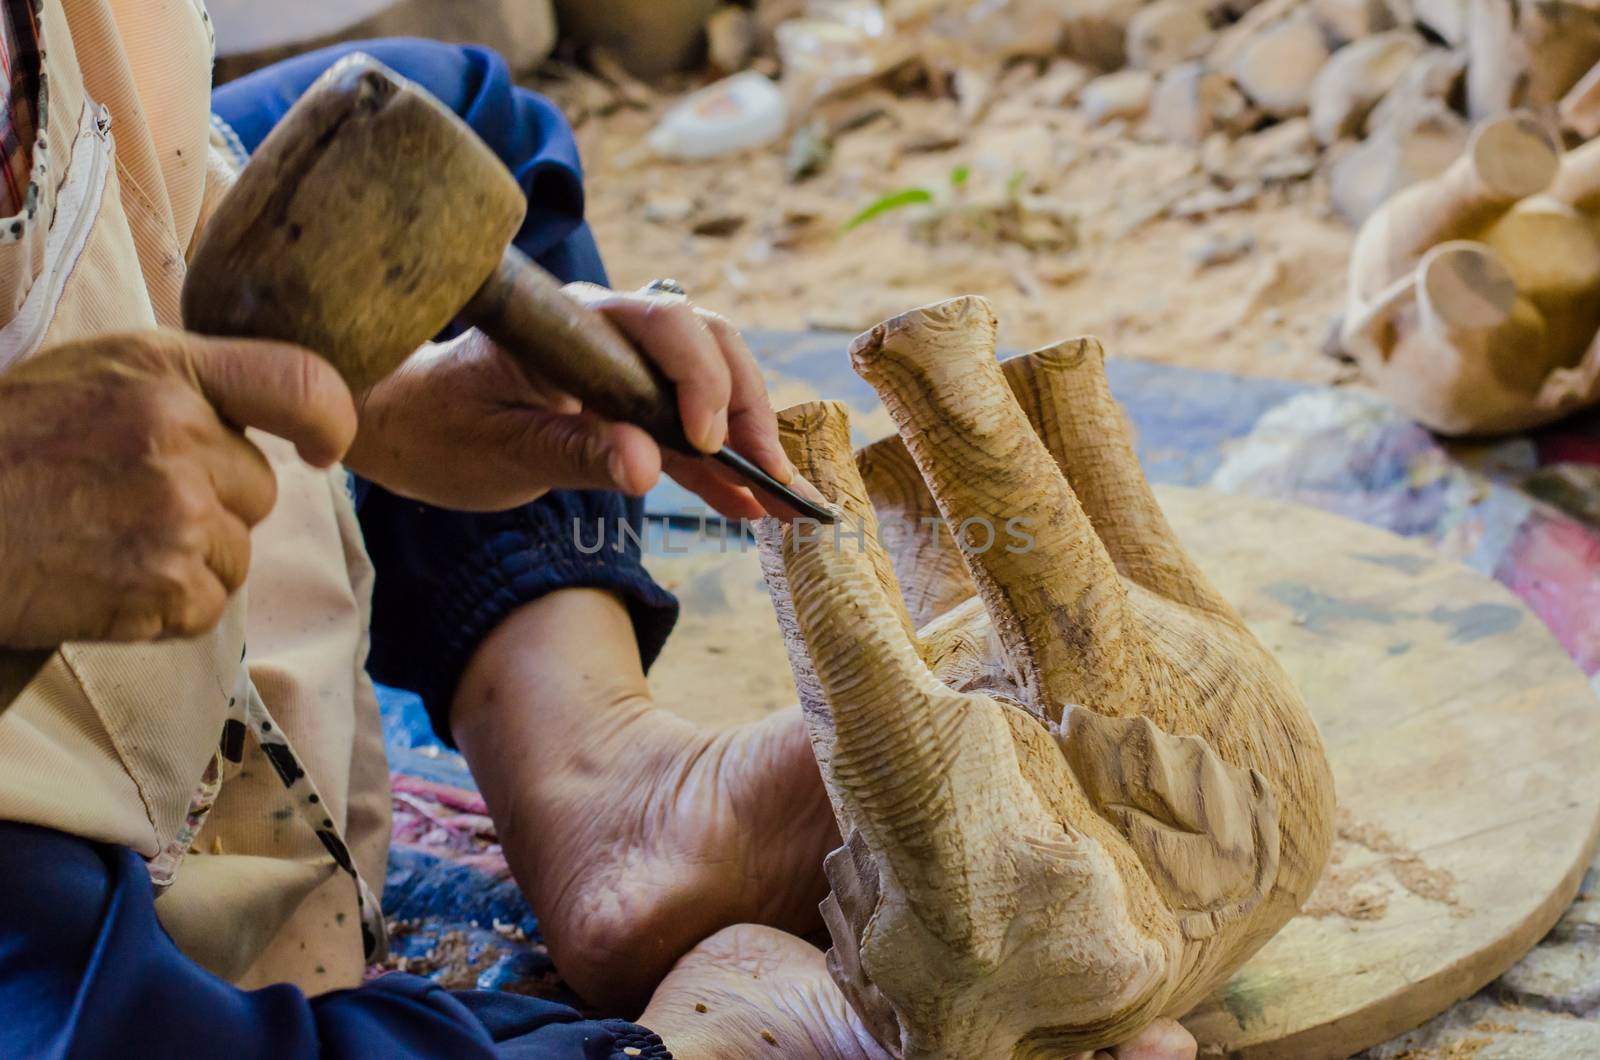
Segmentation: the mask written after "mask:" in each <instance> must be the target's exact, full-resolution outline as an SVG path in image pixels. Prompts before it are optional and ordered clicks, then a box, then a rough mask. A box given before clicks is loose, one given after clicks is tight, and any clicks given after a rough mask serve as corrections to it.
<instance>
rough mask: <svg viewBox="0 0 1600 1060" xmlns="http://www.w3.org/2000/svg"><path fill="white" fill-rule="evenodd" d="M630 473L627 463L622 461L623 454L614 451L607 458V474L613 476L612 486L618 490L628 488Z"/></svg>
mask: <svg viewBox="0 0 1600 1060" xmlns="http://www.w3.org/2000/svg"><path fill="white" fill-rule="evenodd" d="M627 473H628V465H627V462H626V461H624V460H623V459H622V454H621V453H620V452H618V451H617V450H615V449H613V450H612V451H611V452H610V454H609V455H607V457H606V474H608V475H610V476H611V484H612V485H613V486H616V487H617V488H618V489H626V488H627V479H626V478H625V477H624V476H626V475H627Z"/></svg>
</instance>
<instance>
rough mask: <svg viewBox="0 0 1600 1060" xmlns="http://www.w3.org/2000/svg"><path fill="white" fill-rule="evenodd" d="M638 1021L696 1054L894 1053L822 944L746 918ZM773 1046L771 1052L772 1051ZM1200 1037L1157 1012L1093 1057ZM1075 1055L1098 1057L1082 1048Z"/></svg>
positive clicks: (1180, 1045) (884, 1056)
mask: <svg viewBox="0 0 1600 1060" xmlns="http://www.w3.org/2000/svg"><path fill="white" fill-rule="evenodd" d="M639 1022H640V1023H641V1024H643V1025H644V1026H646V1027H648V1028H650V1029H651V1030H653V1031H655V1032H656V1033H657V1034H659V1035H660V1036H661V1040H662V1041H664V1042H665V1043H666V1045H667V1048H668V1049H670V1050H672V1052H673V1054H674V1055H676V1056H692V1057H694V1058H695V1060H749V1058H750V1057H753V1056H781V1057H783V1058H784V1060H888V1056H889V1054H888V1053H887V1052H886V1051H885V1050H884V1049H883V1048H882V1047H881V1046H880V1045H878V1043H877V1042H876V1041H874V1040H873V1038H872V1035H871V1034H869V1033H868V1031H867V1028H866V1026H865V1025H864V1024H863V1023H862V1022H861V1020H860V1018H859V1017H858V1016H857V1015H856V1014H855V1012H853V1011H852V1010H851V1008H850V1006H849V1004H848V1003H847V1002H846V1001H845V999H844V995H843V994H842V993H840V992H839V988H838V987H837V986H835V985H834V983H833V980H832V979H831V978H830V977H829V975H828V970H827V968H826V967H825V966H824V964H823V956H822V951H821V950H818V949H817V948H816V947H815V946H812V945H811V944H810V943H808V942H805V941H804V940H802V939H798V938H796V937H794V936H793V935H789V934H786V933H784V932H782V931H777V930H775V929H773V928H765V927H756V926H754V925H751V924H740V925H738V926H737V927H731V928H726V929H724V930H722V931H719V932H717V933H716V934H715V935H713V936H711V937H710V938H709V939H706V940H705V941H704V942H702V943H701V944H700V945H699V946H696V947H695V948H694V949H693V950H691V951H690V952H689V953H688V954H687V955H685V956H684V958H683V959H682V960H681V961H679V962H678V964H677V966H676V967H675V968H673V969H672V974H670V975H668V976H667V978H666V979H665V980H663V981H662V983H661V985H660V986H659V987H657V988H656V992H655V994H654V996H652V997H651V998H650V1004H649V1006H648V1007H646V1008H645V1010H644V1015H643V1016H641V1017H639ZM769 1050H770V1052H769ZM1195 1051H1196V1047H1195V1040H1194V1038H1193V1037H1192V1036H1191V1035H1190V1034H1189V1032H1188V1031H1186V1030H1184V1029H1183V1028H1182V1027H1181V1026H1179V1025H1178V1024H1177V1023H1175V1022H1173V1021H1172V1020H1157V1021H1156V1022H1155V1023H1152V1024H1151V1025H1150V1026H1149V1027H1147V1028H1145V1030H1144V1031H1143V1032H1141V1033H1140V1034H1138V1035H1137V1036H1136V1037H1134V1038H1133V1039H1132V1040H1131V1041H1129V1042H1127V1043H1125V1044H1123V1045H1120V1046H1118V1047H1117V1048H1115V1049H1112V1050H1110V1051H1109V1052H1101V1053H1096V1054H1094V1055H1093V1060H1195ZM1075 1060H1091V1058H1090V1054H1088V1053H1085V1054H1083V1056H1082V1057H1078V1058H1075Z"/></svg>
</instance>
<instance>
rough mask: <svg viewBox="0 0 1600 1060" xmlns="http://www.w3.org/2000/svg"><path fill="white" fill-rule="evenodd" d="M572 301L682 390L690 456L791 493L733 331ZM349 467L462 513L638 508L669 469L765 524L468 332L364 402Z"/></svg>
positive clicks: (708, 479)
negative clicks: (637, 500)
mask: <svg viewBox="0 0 1600 1060" xmlns="http://www.w3.org/2000/svg"><path fill="white" fill-rule="evenodd" d="M566 291H567V293H568V294H569V295H570V296H571V297H573V298H574V299H576V300H577V301H580V302H582V303H584V304H585V305H587V306H588V307H589V308H591V309H593V310H595V311H596V312H599V313H601V314H603V315H604V316H606V317H607V318H608V319H609V320H610V321H611V323H612V324H614V325H615V326H616V327H617V328H618V330H620V331H621V332H622V334H623V335H624V336H626V337H627V338H628V339H629V340H630V341H632V342H633V343H634V344H635V345H637V346H638V347H639V349H640V350H642V351H643V352H644V354H645V355H646V356H647V357H649V359H650V360H651V361H652V362H653V363H654V364H655V365H656V366H657V367H658V368H660V369H661V371H662V372H663V373H664V374H665V375H666V376H667V378H668V379H670V380H671V381H672V382H673V383H675V384H676V386H677V390H678V405H679V411H680V414H681V415H682V417H683V424H684V429H685V433H686V434H687V435H688V436H689V438H690V440H691V441H692V442H693V443H694V444H695V445H696V446H697V447H699V448H700V449H702V450H704V451H705V452H715V451H716V450H717V449H719V448H721V447H722V446H723V445H724V444H729V443H731V444H732V446H733V448H735V449H736V450H738V451H739V452H740V453H742V454H743V455H744V456H746V457H748V458H749V459H751V460H753V461H754V462H755V463H756V464H758V465H760V466H761V467H762V468H763V469H764V470H765V471H767V472H768V473H769V474H771V475H772V476H773V477H774V478H776V479H778V480H779V481H780V482H784V483H789V482H791V481H792V480H793V477H794V468H793V466H792V465H791V464H790V463H789V461H788V458H787V457H785V456H784V453H783V449H782V447H781V446H780V445H779V444H778V432H777V424H776V420H775V418H774V416H773V413H772V406H771V404H770V403H769V402H768V400H767V390H766V385H765V384H764V383H763V382H762V380H761V373H760V371H759V369H758V368H757V367H756V362H755V358H754V356H753V355H752V354H751V353H750V349H749V347H748V346H746V345H745V342H744V340H743V339H742V338H741V337H740V336H739V332H738V331H737V330H736V329H735V328H734V327H733V325H732V324H730V323H728V321H727V320H725V319H723V318H722V317H720V316H718V315H717V314H715V313H712V312H709V311H708V310H705V309H699V308H696V307H694V306H691V305H690V304H689V303H688V302H686V301H685V300H684V299H683V298H681V297H678V296H674V295H666V294H642V293H641V294H620V293H618V292H615V291H609V290H606V289H605V288H602V287H596V286H594V285H593V284H571V285H569V286H568V287H567V288H566ZM348 463H349V464H350V466H351V467H352V468H354V469H355V470H356V471H358V472H360V473H361V474H363V475H365V476H367V477H368V478H371V479H372V480H374V481H376V482H378V483H380V484H382V485H383V486H385V487H386V488H388V489H390V490H393V491H394V492H396V493H400V494H403V495H405V496H408V497H412V498H415V499H417V500H422V501H426V502H428V503H431V504H437V505H440V506H442V507H448V508H456V509H461V510H472V511H498V510H503V509H507V508H512V507H515V506H516V505H519V504H524V503H526V502H528V501H530V500H533V499H534V498H536V497H538V496H540V495H541V494H543V493H545V492H547V491H549V490H552V489H563V488H565V489H616V490H621V491H622V492H624V493H627V494H631V495H634V496H638V495H641V494H643V493H645V492H646V491H648V490H649V489H650V488H651V487H652V486H654V485H655V483H656V480H657V479H658V478H659V477H660V475H661V473H662V471H663V470H664V471H666V473H667V474H669V475H671V476H672V477H673V478H674V479H676V480H677V481H678V482H680V483H681V484H683V485H684V486H685V487H687V488H688V489H690V490H692V491H693V492H695V493H697V494H699V495H700V496H701V497H702V498H704V499H705V500H706V502H707V503H709V504H710V505H711V506H712V507H713V508H715V509H716V510H717V511H719V512H721V513H722V514H724V515H726V516H729V517H730V518H735V519H738V518H758V517H760V516H762V515H764V514H766V512H765V510H764V509H763V508H762V507H761V505H760V503H759V502H757V501H756V499H755V498H754V496H753V495H752V494H751V493H750V491H749V490H747V489H745V488H744V487H743V486H741V485H739V484H738V480H737V479H736V478H734V477H733V476H732V475H731V474H729V473H728V472H726V471H724V470H723V469H721V468H720V467H719V466H716V465H713V464H710V463H709V462H707V461H703V460H696V459H692V458H689V457H685V456H682V455H680V454H677V453H671V452H663V451H662V450H661V449H660V448H659V447H658V446H657V445H656V443H655V442H654V441H652V440H651V439H650V437H649V435H647V434H646V433H645V432H644V431H643V430H641V429H639V428H638V427H635V426H632V425H630V424H622V423H613V422H609V421H607V420H603V419H601V418H599V417H598V416H595V415H594V414H593V413H590V412H586V411H585V410H584V409H583V406H582V403H581V402H580V401H578V400H577V399H576V398H574V397H572V396H571V395H569V394H564V393H561V392H559V391H556V390H553V389H551V388H549V387H547V386H542V385H540V384H539V383H537V382H534V381H530V380H529V379H528V378H527V377H526V376H524V375H523V373H522V372H521V370H520V369H518V368H517V366H516V365H515V364H514V363H513V362H512V360H511V359H510V358H509V357H507V356H506V355H505V354H503V353H502V352H501V351H500V350H499V349H498V348H497V347H496V346H495V345H494V344H493V343H492V342H490V341H489V340H488V339H486V338H485V337H484V336H483V335H481V334H479V333H478V332H475V331H473V332H468V333H467V334H465V335H463V336H461V337H460V338H459V339H456V340H454V341H452V342H448V343H443V344H440V345H438V346H434V347H430V348H429V349H426V350H423V351H422V352H420V353H418V354H417V355H416V356H414V357H412V358H411V359H410V360H409V361H408V362H406V364H405V366H404V367H403V368H401V369H400V371H398V372H396V373H395V374H394V375H392V376H391V377H390V378H388V379H387V380H385V381H384V382H382V383H380V384H378V385H377V386H376V387H374V388H373V389H372V391H371V393H370V394H369V395H368V396H367V399H366V400H365V401H364V402H363V404H362V414H361V430H360V433H359V434H358V436H357V439H356V443H355V445H354V446H353V447H352V449H351V451H350V456H349V459H348Z"/></svg>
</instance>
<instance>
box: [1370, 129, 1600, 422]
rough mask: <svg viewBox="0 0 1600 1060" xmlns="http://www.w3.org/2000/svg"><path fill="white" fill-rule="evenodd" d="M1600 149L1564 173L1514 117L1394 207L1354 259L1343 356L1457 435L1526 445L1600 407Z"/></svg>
mask: <svg viewBox="0 0 1600 1060" xmlns="http://www.w3.org/2000/svg"><path fill="white" fill-rule="evenodd" d="M1597 188H1600V148H1594V147H1593V146H1592V145H1591V147H1590V148H1586V149H1582V150H1579V151H1575V152H1573V153H1572V154H1571V155H1568V156H1567V157H1565V158H1562V157H1561V155H1560V153H1559V149H1558V147H1557V146H1556V144H1555V143H1554V141H1553V140H1552V139H1551V136H1550V134H1549V133H1548V132H1547V131H1546V129H1545V128H1544V127H1543V125H1542V124H1540V123H1539V122H1538V121H1537V120H1536V119H1534V118H1532V117H1530V116H1526V115H1509V116H1506V117H1503V118H1499V119H1496V120H1494V121H1490V122H1486V123H1484V124H1483V125H1481V126H1479V128H1478V129H1477V130H1476V131H1475V132H1474V133H1473V136H1472V139H1471V141H1470V142H1469V144H1468V147H1467V151H1466V153H1465V154H1464V155H1463V156H1462V157H1461V158H1460V159H1459V160H1457V161H1456V162H1455V163H1454V164H1453V165H1452V166H1451V167H1450V168H1449V169H1447V170H1446V171H1445V172H1444V173H1442V174H1440V175H1439V176H1438V177H1436V178H1434V179H1433V180H1430V181H1424V182H1423V183H1420V184H1417V185H1414V186H1412V187H1411V188H1408V189H1406V190H1405V191H1403V192H1401V193H1400V194H1398V195H1396V196H1395V197H1394V198H1392V199H1390V200H1389V201H1388V202H1387V203H1385V204H1384V206H1383V207H1382V208H1381V209H1380V210H1378V212H1377V213H1375V214H1373V216H1372V217H1371V218H1370V219H1369V220H1368V221H1367V223H1366V224H1365V225H1363V226H1362V229H1361V233H1360V235H1359V236H1358V237H1357V239H1356V245H1355V249H1354V250H1353V251H1352V253H1351V258H1350V284H1349V294H1348V299H1347V303H1346V309H1345V317H1344V323H1343V332H1342V339H1343V345H1344V347H1345V349H1346V350H1347V351H1349V353H1350V354H1351V355H1352V356H1354V357H1355V358H1356V360H1357V361H1358V362H1360V364H1361V366H1362V368H1363V369H1364V370H1365V372H1366V373H1367V375H1368V376H1369V377H1370V378H1371V379H1372V380H1373V381H1374V382H1375V383H1376V384H1377V385H1378V386H1379V387H1380V388H1381V389H1382V390H1383V391H1384V392H1385V393H1386V394H1387V395H1388V396H1389V398H1390V399H1391V400H1392V401H1394V403H1395V404H1396V405H1398V406H1399V407H1400V408H1401V410H1402V411H1404V412H1405V413H1406V414H1407V415H1409V416H1411V417H1413V418H1414V419H1416V420H1418V421H1419V422H1421V423H1422V424H1424V425H1425V426H1428V427H1431V428H1433V429H1434V430H1437V431H1442V432H1444V433H1447V434H1482V433H1494V432H1502V431H1514V430H1522V429H1525V428H1529V427H1535V426H1538V425H1540V424H1543V423H1548V422H1550V421H1552V420H1555V419H1558V418H1560V417H1561V416H1563V415H1566V414H1567V413H1569V412H1571V411H1573V410H1574V409H1576V408H1578V407H1580V406H1582V405H1585V404H1588V403H1590V402H1592V401H1594V400H1595V399H1596V398H1600V345H1597V344H1596V341H1595V334H1596V331H1597V329H1600V229H1597V225H1596V218H1597V217H1600V202H1597V201H1596V200H1597V199H1600V195H1596V189H1597Z"/></svg>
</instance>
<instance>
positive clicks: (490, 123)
mask: <svg viewBox="0 0 1600 1060" xmlns="http://www.w3.org/2000/svg"><path fill="white" fill-rule="evenodd" d="M354 51H362V52H366V53H367V54H369V55H371V56H372V57H373V58H375V59H377V60H378V61H379V62H382V63H386V64H387V65H388V66H390V67H391V68H393V69H394V70H396V71H397V72H399V73H400V74H402V75H403V76H405V77H407V78H409V79H410V80H412V81H414V82H416V83H417V84H419V85H421V86H422V87H424V88H426V89H427V90H428V91H430V92H432V93H433V94H434V95H435V96H437V97H438V98H439V99H440V100H441V101H442V102H443V103H444V104H445V105H446V106H447V107H450V108H452V109H453V110H455V112H456V113H457V114H459V115H460V116H461V117H462V119H463V120H465V121H466V122H467V124H468V125H470V126H471V127H472V129H473V130H474V131H475V132H476V133H477V134H478V135H479V136H480V137H482V138H483V140H484V142H485V143H487V144H488V145H489V147H490V148H492V149H493V150H494V152H495V153H496V154H497V155H498V156H499V157H500V159H501V161H503V162H504V163H505V164H506V168H508V169H509V170H510V171H511V172H512V174H513V175H514V176H515V177H516V178H517V180H518V181H519V182H520V183H521V185H522V187H523V188H524V190H526V192H527V194H528V215H527V219H526V221H524V223H523V225H522V229H521V230H520V231H519V232H518V233H517V236H516V240H515V242H516V245H517V246H518V247H519V248H520V249H521V250H522V251H523V252H524V253H526V254H527V255H528V256H529V257H531V258H533V259H534V260H535V261H537V262H538V263H539V264H540V265H542V266H544V267H545V268H546V269H548V270H549V271H550V272H552V273H554V274H555V275H556V276H557V277H558V278H560V279H562V280H563V281H567V282H572V281H576V280H588V281H590V282H594V283H604V282H605V279H606V277H605V270H604V268H603V267H602V265H601V262H600V255H599V251H598V250H597V249H596V247H595V242H594V237H593V235H592V234H591V233H590V231H589V228H588V226H587V225H586V224H585V223H584V221H583V172H582V169H581V168H580V167H579V164H578V149H577V145H576V143H575V142H574V141H573V138H572V133H571V131H570V130H569V129H568V128H567V124H566V121H565V119H563V118H562V116H561V113H560V112H559V111H558V110H556V108H555V107H554V106H553V105H551V104H550V102H549V101H548V100H545V99H543V98H541V97H540V96H537V95H535V94H534V93H532V92H529V91H526V90H525V89H520V88H517V87H515V86H513V85H512V83H511V75H510V73H509V71H508V70H507V69H506V65H505V63H504V62H503V61H502V60H501V59H500V57H499V56H498V55H496V54H495V53H494V52H492V51H488V50H486V49H483V48H474V47H461V46H457V45H447V44H439V43H436V42H433V41H422V40H403V39H397V40H381V41H365V42H361V43H357V44H347V45H340V46H338V47H334V48H327V49H324V50H322V51H318V52H313V53H310V54H308V55H303V56H300V57H299V58H296V59H291V60H289V61H287V62H284V63H280V64H278V65H276V66H271V67H268V68H267V69H264V70H260V71H257V72H256V73H253V74H250V75H248V76H246V77H243V78H240V79H239V80H237V81H232V82H229V83H228V84H226V85H223V86H221V87H219V88H218V89H217V90H216V92H215V93H214V94H213V97H212V109H213V110H214V111H215V112H216V114H217V115H218V116H219V117H221V118H222V119H223V120H224V121H226V122H227V123H228V125H229V126H231V127H232V129H233V130H234V132H236V133H237V134H238V136H239V139H240V140H241V141H242V142H243V146H244V147H245V149H246V150H254V149H255V147H256V145H258V144H259V143H260V142H261V141H262V140H263V139H265V138H266V136H267V134H268V133H269V132H271V131H272V128H273V126H275V125H276V124H277V123H278V121H279V120H280V119H281V118H282V117H283V115H284V114H285V113H286V112H287V111H288V109H289V108H290V107H291V106H292V105H293V104H294V101H295V100H296V99H298V98H299V97H300V95H301V94H302V93H303V92H304V91H305V90H306V88H308V87H309V86H310V85H311V83H312V82H313V81H315V80H316V79H317V78H318V77H319V76H321V74H322V72H323V71H324V70H326V69H327V68H328V67H329V66H331V65H332V64H333V63H334V62H336V61H337V60H338V59H340V58H342V57H343V56H345V55H348V54H350V53H351V52H354ZM357 498H358V510H359V512H360V518H361V527H362V532H363V533H364V535H365V537H366V541H367V549H368V551H369V552H370V553H371V556H372V561H373V564H374V566H375V568H376V571H377V584H376V588H375V590H374V593H373V622H372V654H371V657H370V659H369V662H368V668H369V670H370V671H371V673H372V675H373V677H375V678H376V679H378V680H379V681H383V682H385V683H387V684H391V685H395V686H398V687H400V688H405V689H409V690H411V691H413V692H416V693H418V694H419V695H420V696H421V697H422V701H423V704H424V706H425V707H426V708H427V710H428V714H429V716H430V717H431V718H432V719H433V724H434V730H435V731H436V732H437V733H438V734H439V737H440V738H441V739H442V740H443V741H444V742H445V743H446V744H450V745H452V746H453V741H452V740H451V736H450V725H449V710H450V701H451V697H452V696H453V695H454V693H455V689H456V685H457V684H458V683H459V681H460V678H461V673H462V671H463V670H464V669H465V668H466V665H467V662H468V661H469V660H470V658H471V656H472V653H473V652H474V651H475V650H476V649H477V646H478V645H479V644H480V643H481V642H482V641H483V639H484V637H486V636H488V635H489V633H490V632H492V631H493V630H494V628H495V627H496V626H497V625H499V624H500V622H501V621H502V620H504V619H505V618H506V616H507V615H509V614H510V613H511V612H512V611H514V610H516V609H517V608H518V607H520V606H522V605H523V604H525V603H528V602H529V601H532V600H535V599H537V598H538V597H540V596H543V595H544V594H546V593H549V592H552V591H554V590H556V589H562V588H577V587H583V588H596V589H607V590H610V591H611V592H613V593H615V594H616V595H617V596H618V597H619V598H620V599H621V600H622V601H623V602H624V603H625V604H626V605H627V607H628V610H629V612H630V614H631V615H632V617H633V623H634V630H635V632H636V634H637V638H638V643H639V653H640V656H641V658H642V660H643V662H644V664H645V666H647V667H648V666H649V665H650V663H652V662H653V661H654V660H655V657H656V655H657V654H658V653H659V652H660V650H661V647H662V645H663V644H664V643H665V642H666V639H667V634H668V633H669V632H671V629H672V625H673V622H674V621H675V620H676V619H677V613H678V610H677V601H676V600H674V599H673V597H672V596H671V594H669V593H667V592H666V591H665V590H663V589H661V588H660V587H659V586H658V585H656V583H655V582H654V581H653V580H652V579H651V578H650V576H649V575H648V574H647V573H645V570H644V567H643V565H642V564H641V563H640V557H639V550H638V547H637V545H636V541H637V536H634V537H629V535H625V534H619V533H616V531H615V528H616V527H617V526H618V525H619V523H620V521H621V520H627V521H629V522H631V523H633V524H634V526H635V528H637V526H638V524H639V523H640V521H641V520H642V518H643V502H642V501H640V500H638V499H635V498H625V497H623V496H621V495H620V494H616V493H606V492H588V491H563V492H556V493H552V494H550V495H548V496H546V497H544V498H541V499H540V500H538V501H535V502H534V503H532V504H529V505H526V506H524V507H522V508H518V509H515V510H513V511H510V512H503V513H497V514H492V515H482V514H467V513H462V512H452V511H446V510H444V509H441V508H435V507H431V506H429V505H425V504H419V503H417V502H415V501H411V500H406V499H405V498H402V497H398V496H395V495H394V494H392V493H389V492H388V491H386V490H383V489H382V488H380V487H378V486H376V485H373V484H370V483H358V486H357ZM597 523H598V524H599V525H603V526H605V527H606V528H607V530H608V539H610V540H612V541H614V543H615V544H616V545H617V546H618V547H616V548H613V547H609V546H608V547H607V548H605V549H603V550H601V551H600V552H596V553H594V554H592V555H585V554H584V552H583V551H582V550H580V549H579V548H578V547H577V546H578V539H577V529H578V528H579V527H580V526H581V527H582V528H583V529H584V540H585V541H589V542H591V543H592V541H593V539H594V537H595V527H596V525H597Z"/></svg>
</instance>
